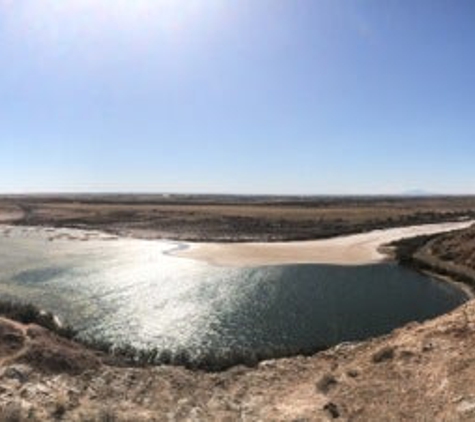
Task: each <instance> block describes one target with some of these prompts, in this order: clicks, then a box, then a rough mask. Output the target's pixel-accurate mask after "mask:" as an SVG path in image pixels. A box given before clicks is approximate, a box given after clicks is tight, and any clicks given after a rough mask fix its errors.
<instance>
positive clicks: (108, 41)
mask: <svg viewBox="0 0 475 422" xmlns="http://www.w3.org/2000/svg"><path fill="white" fill-rule="evenodd" d="M474 23H475V2H473V1H471V0H465V1H464V0H459V1H450V0H417V1H408V0H407V1H406V0H384V1H381V0H361V1H356V0H355V1H349V0H348V1H344V0H257V1H256V0H136V1H130V0H62V1H59V0H42V1H39V0H0V192H48V191H65V192H71V191H137V192H144V191H145V192H213V193H270V194H273V193H275V194H286V193H288V194H329V193H336V194H345V193H349V194H355V193H361V194H366V193H370V194H380V193H400V192H403V191H405V190H408V189H416V188H417V189H424V190H427V191H431V192H442V193H475V166H474V165H473V161H474V158H475V24H474Z"/></svg>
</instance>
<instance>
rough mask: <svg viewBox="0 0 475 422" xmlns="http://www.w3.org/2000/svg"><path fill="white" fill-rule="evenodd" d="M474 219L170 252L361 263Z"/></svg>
mask: <svg viewBox="0 0 475 422" xmlns="http://www.w3.org/2000/svg"><path fill="white" fill-rule="evenodd" d="M474 223H475V221H458V222H450V223H440V224H424V225H419V226H410V227H400V228H392V229H386V230H375V231H371V232H368V233H361V234H356V235H350V236H341V237H335V238H331V239H324V240H310V241H298V242H277V243H263V242H261V243H254V242H253V243H187V245H188V246H189V247H188V248H187V249H182V250H177V251H176V252H174V253H173V254H174V255H175V256H180V257H183V258H190V259H196V260H202V261H206V262H208V263H210V264H213V265H223V266H238V267H240V266H259V265H278V264H297V263H318V264H338V265H363V264H370V263H376V262H381V261H382V260H384V259H385V257H386V256H385V255H384V253H383V252H381V251H380V248H381V246H383V245H386V244H388V243H390V242H392V241H395V240H399V239H404V238H408V237H414V236H419V235H428V234H436V233H443V232H448V231H452V230H459V229H464V228H467V227H469V226H471V225H472V224H474Z"/></svg>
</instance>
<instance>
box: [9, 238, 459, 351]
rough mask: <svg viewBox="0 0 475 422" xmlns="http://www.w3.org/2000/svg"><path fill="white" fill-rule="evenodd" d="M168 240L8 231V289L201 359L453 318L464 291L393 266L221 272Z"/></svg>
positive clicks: (100, 330) (124, 337)
mask: <svg viewBox="0 0 475 422" xmlns="http://www.w3.org/2000/svg"><path fill="white" fill-rule="evenodd" d="M174 247H176V245H175V244H173V243H169V242H157V241H145V240H134V239H120V240H101V239H95V240H94V239H93V240H89V241H78V240H64V239H63V240H54V241H49V240H48V236H46V235H38V234H35V233H34V232H29V231H21V230H17V229H16V230H15V231H14V232H13V233H10V234H9V236H5V235H0V268H1V271H0V294H1V295H2V296H3V297H13V298H17V299H21V300H23V301H29V302H33V303H36V304H39V305H40V306H42V307H44V308H46V309H48V310H51V311H53V312H55V313H57V314H58V315H59V316H60V318H61V319H63V320H66V321H67V322H69V323H71V324H72V325H73V326H74V327H76V328H77V329H79V331H80V332H81V335H83V336H92V337H100V338H105V339H107V340H111V341H113V342H115V343H131V344H133V345H136V346H139V347H145V346H153V347H159V348H166V349H170V350H178V349H183V348H186V349H187V350H188V351H189V352H190V353H191V354H196V353H198V354H199V353H201V354H203V353H204V354H206V353H207V352H208V351H213V350H227V349H239V350H253V351H258V352H261V353H263V354H267V355H269V356H271V355H273V354H275V353H277V354H278V353H280V352H279V351H285V353H288V352H289V351H297V350H302V349H306V350H308V349H317V348H320V347H326V346H329V345H333V344H336V343H339V342H341V341H351V340H359V339H364V338H367V337H369V336H374V335H377V334H382V333H386V332H388V331H390V330H391V329H393V328H395V327H398V326H401V325H403V324H404V323H406V322H409V321H413V320H423V319H426V318H429V317H433V316H436V315H438V314H441V313H444V312H446V311H448V310H450V309H452V308H454V307H456V306H457V305H459V304H460V303H462V302H463V301H464V300H465V299H466V297H465V294H463V293H462V292H461V291H460V290H458V289H456V288H455V287H453V286H452V285H449V284H446V283H441V282H438V281H435V280H432V279H431V278H429V277H426V276H423V275H420V274H417V273H415V272H412V271H409V270H407V269H404V268H401V267H398V266H396V265H394V264H378V265H370V266H359V267H339V266H329V265H292V266H270V267H258V268H222V267H213V266H210V265H208V264H205V263H201V262H195V261H191V260H186V259H180V258H175V257H172V256H169V255H167V254H164V252H166V251H168V250H170V249H172V248H174Z"/></svg>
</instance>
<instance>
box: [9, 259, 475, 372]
mask: <svg viewBox="0 0 475 422" xmlns="http://www.w3.org/2000/svg"><path fill="white" fill-rule="evenodd" d="M240 275H241V277H240V278H239V279H238V280H237V282H240V283H242V288H244V287H246V286H247V287H246V288H248V291H247V293H246V294H245V295H244V296H242V297H241V299H240V302H239V303H238V305H239V306H235V307H232V308H231V309H228V308H226V309H224V308H223V309H219V306H222V304H221V305H220V304H218V309H217V310H215V311H217V312H215V315H214V320H213V322H212V323H211V324H210V327H209V328H210V329H209V335H208V336H207V337H206V338H203V339H200V341H201V343H200V344H199V347H196V346H193V347H183V346H177V347H173V348H168V347H161V346H157V347H152V346H150V347H146V348H143V347H134V346H132V345H130V344H127V333H124V336H123V338H124V340H123V341H122V342H117V341H115V342H112V341H110V339H109V338H107V337H106V336H104V337H101V336H100V335H97V334H96V335H93V336H90V335H87V334H85V333H84V331H83V332H81V331H76V332H74V337H75V338H76V339H77V340H78V341H80V342H82V343H83V344H86V345H87V346H89V347H92V348H95V349H99V350H102V351H104V352H106V353H107V354H108V356H109V358H110V359H111V361H112V362H113V363H115V364H124V365H139V366H142V365H161V364H170V365H180V366H185V367H188V368H190V369H202V370H207V371H221V370H225V369H227V368H229V367H232V366H236V365H240V364H243V365H247V366H254V365H256V364H257V363H258V362H260V361H263V360H268V359H276V358H282V357H290V356H295V355H313V354H315V353H316V352H319V351H321V350H325V349H328V348H330V347H332V346H335V345H337V344H340V343H342V342H354V341H362V340H366V339H368V338H372V337H376V336H379V335H383V334H387V333H389V332H390V331H392V330H393V329H395V328H398V327H401V326H403V325H405V324H406V323H408V322H412V321H419V322H421V321H424V320H426V319H430V318H433V317H436V316H438V315H441V314H444V313H446V312H448V311H450V310H452V309H454V308H455V307H457V306H459V305H460V304H462V303H463V302H465V301H466V300H467V298H468V297H467V295H466V294H465V292H463V291H461V290H460V289H458V288H457V287H456V286H454V285H451V284H449V283H445V282H441V281H438V280H436V279H433V278H430V277H427V276H425V275H422V274H419V273H416V272H414V271H412V270H409V269H406V268H403V267H400V266H398V265H396V264H377V265H369V266H360V267H339V266H331V265H291V266H282V267H261V268H252V269H251V268H249V269H243V270H242V273H240ZM39 276H40V279H41V280H42V279H43V278H44V277H45V272H44V271H41V272H40V273H39ZM33 278H34V277H33ZM41 280H40V281H41ZM16 281H20V282H24V283H27V284H28V283H31V282H32V274H31V273H30V272H28V274H27V276H25V275H22V276H20V278H19V280H16ZM249 284H250V285H251V287H249ZM238 287H239V286H238ZM213 288H214V287H213V286H211V287H210V286H206V287H202V288H201V289H199V290H197V291H194V292H193V294H194V295H198V296H200V297H202V298H203V300H204V299H206V298H209V297H212V295H213V292H212V289H213ZM48 328H50V327H48Z"/></svg>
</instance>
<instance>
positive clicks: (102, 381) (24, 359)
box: [0, 301, 475, 421]
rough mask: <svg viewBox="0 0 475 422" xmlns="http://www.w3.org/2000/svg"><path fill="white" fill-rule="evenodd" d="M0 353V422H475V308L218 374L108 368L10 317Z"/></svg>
mask: <svg viewBox="0 0 475 422" xmlns="http://www.w3.org/2000/svg"><path fill="white" fill-rule="evenodd" d="M0 344H1V345H2V347H1V348H0V359H1V360H0V365H1V366H0V408H1V413H0V415H1V416H0V420H55V419H56V420H67V421H74V420H80V421H86V420H88V421H96V420H97V421H113V420H119V421H120V420H123V421H141V420H143V421H148V420H157V421H162V420H163V421H169V420H195V421H198V420H203V421H209V420H220V421H222V420H228V421H235V420H243V421H244V420H245V421H258V420H277V421H278V420H282V421H284V420H285V421H295V420H302V421H303V420H308V421H325V420H334V419H338V420H352V421H382V420H384V421H391V420H394V421H401V420H407V421H414V420H417V421H434V420H444V421H457V420H475V384H474V382H473V380H474V379H475V302H473V301H472V302H469V303H468V304H466V305H464V306H463V307H461V308H459V309H457V310H455V311H454V312H452V313H451V314H448V315H446V316H443V317H440V318H438V319H435V320H433V321H429V322H427V323H424V324H412V325H410V326H406V327H404V328H402V329H400V330H397V331H395V332H394V333H393V334H391V335H389V336H387V337H383V338H379V339H376V340H373V341H369V342H365V343H361V344H359V345H346V346H340V347H337V348H334V349H331V350H329V351H327V352H323V353H320V354H317V355H315V356H313V357H308V358H304V357H295V358H291V359H282V360H275V361H267V362H263V363H261V364H260V365H259V367H258V368H243V367H237V368H234V369H231V370H229V371H226V372H223V373H218V374H209V373H203V372H192V371H188V370H185V369H183V368H176V367H156V368H146V369H131V368H118V367H112V366H108V365H107V364H105V363H104V361H103V360H101V357H100V356H95V355H94V354H92V353H91V352H90V351H88V350H85V349H84V348H83V347H82V346H79V345H75V344H74V343H70V342H68V341H66V340H64V339H60V338H58V337H56V336H55V335H53V334H50V333H49V332H48V331H46V330H44V329H42V328H39V327H36V326H33V325H32V326H25V325H21V324H18V323H13V322H10V321H8V320H5V319H2V320H0ZM58 362H59V363H58ZM12 417H13V418H16V419H12ZM2 418H3V419H2ZM8 418H10V419H8Z"/></svg>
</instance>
